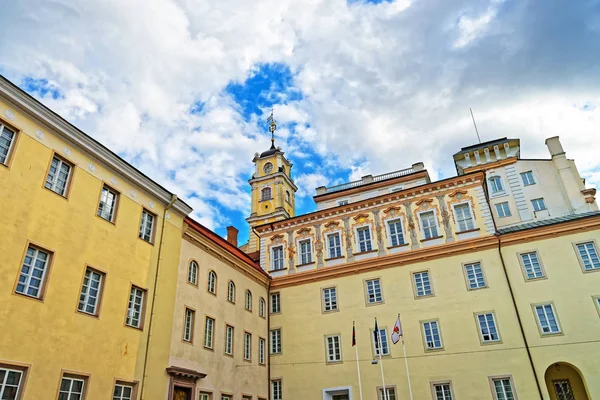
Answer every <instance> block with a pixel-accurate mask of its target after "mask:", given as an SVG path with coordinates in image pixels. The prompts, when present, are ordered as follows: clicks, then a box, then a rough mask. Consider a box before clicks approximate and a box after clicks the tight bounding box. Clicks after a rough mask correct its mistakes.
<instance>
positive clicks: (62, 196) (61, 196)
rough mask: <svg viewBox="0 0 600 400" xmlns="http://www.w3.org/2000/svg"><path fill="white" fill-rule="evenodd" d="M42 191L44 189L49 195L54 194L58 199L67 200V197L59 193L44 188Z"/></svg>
mask: <svg viewBox="0 0 600 400" xmlns="http://www.w3.org/2000/svg"><path fill="white" fill-rule="evenodd" d="M44 189H46V190H47V191H49V192H51V193H54V194H55V195H57V196H58V197H60V198H62V199H65V200H69V198H68V197H67V196H65V195H63V194H60V193H57V192H55V191H54V190H52V189H48V188H47V187H46V186H44Z"/></svg>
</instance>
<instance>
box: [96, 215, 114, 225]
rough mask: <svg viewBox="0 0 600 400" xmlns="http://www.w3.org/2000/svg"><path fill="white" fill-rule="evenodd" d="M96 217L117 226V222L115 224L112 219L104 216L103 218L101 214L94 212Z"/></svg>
mask: <svg viewBox="0 0 600 400" xmlns="http://www.w3.org/2000/svg"><path fill="white" fill-rule="evenodd" d="M96 217H98V218H100V219H101V220H102V221H106V222H108V223H109V224H111V225H112V226H117V224H116V223H115V222H114V221H110V220H108V219H106V218H104V217H101V216H100V215H98V214H96Z"/></svg>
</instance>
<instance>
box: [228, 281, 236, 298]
mask: <svg viewBox="0 0 600 400" xmlns="http://www.w3.org/2000/svg"><path fill="white" fill-rule="evenodd" d="M232 289H233V290H232ZM235 292H236V288H235V282H234V281H233V280H231V279H230V280H228V281H227V301H228V302H230V303H231V304H235V294H236V293H235Z"/></svg>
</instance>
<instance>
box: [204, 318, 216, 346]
mask: <svg viewBox="0 0 600 400" xmlns="http://www.w3.org/2000/svg"><path fill="white" fill-rule="evenodd" d="M214 333H215V320H214V319H213V318H211V317H206V323H205V324H204V347H206V348H207V349H212V348H213V344H214V343H213V337H214Z"/></svg>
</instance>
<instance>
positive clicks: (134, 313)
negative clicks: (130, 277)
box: [125, 286, 146, 328]
mask: <svg viewBox="0 0 600 400" xmlns="http://www.w3.org/2000/svg"><path fill="white" fill-rule="evenodd" d="M145 296H146V291H145V290H143V289H140V288H139V287H136V286H132V287H131V291H130V292H129V304H128V306H127V320H126V321H125V323H126V324H127V325H129V326H132V327H134V328H141V327H142V316H143V311H144V298H145Z"/></svg>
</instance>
